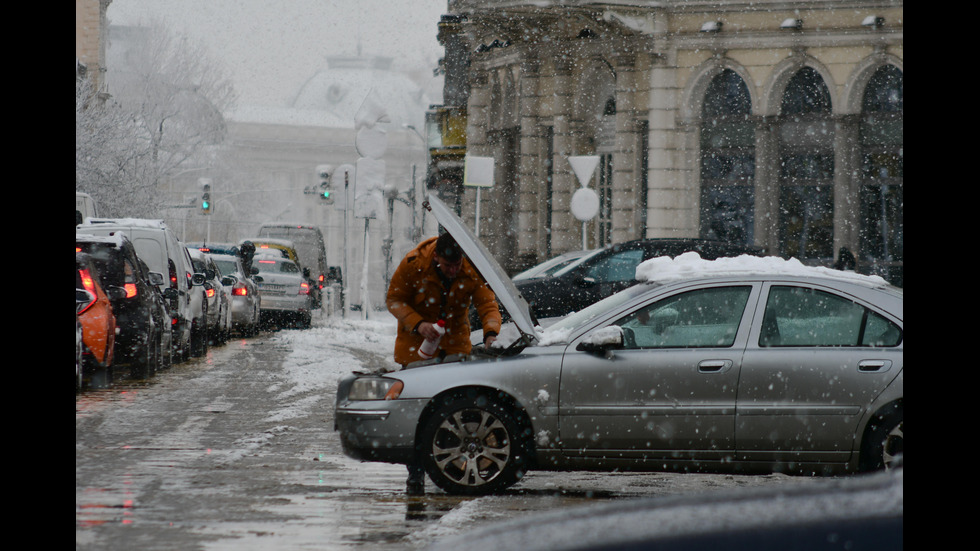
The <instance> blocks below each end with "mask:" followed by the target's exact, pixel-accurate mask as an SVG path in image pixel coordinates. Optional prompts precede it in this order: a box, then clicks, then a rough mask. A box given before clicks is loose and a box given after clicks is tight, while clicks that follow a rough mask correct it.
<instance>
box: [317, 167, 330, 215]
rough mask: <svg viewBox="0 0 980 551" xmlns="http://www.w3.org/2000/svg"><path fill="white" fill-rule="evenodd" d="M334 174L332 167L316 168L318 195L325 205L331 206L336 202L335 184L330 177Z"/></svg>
mask: <svg viewBox="0 0 980 551" xmlns="http://www.w3.org/2000/svg"><path fill="white" fill-rule="evenodd" d="M332 173H333V166H332V165H318V166H317V167H316V176H317V180H318V181H319V184H318V186H317V195H319V196H320V199H321V200H322V201H323V203H324V204H327V205H331V204H333V201H334V193H333V184H332V183H331V182H330V175H331V174H332Z"/></svg>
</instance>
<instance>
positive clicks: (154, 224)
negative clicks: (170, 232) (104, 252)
mask: <svg viewBox="0 0 980 551" xmlns="http://www.w3.org/2000/svg"><path fill="white" fill-rule="evenodd" d="M79 226H130V227H134V228H140V227H142V228H165V227H167V223H166V222H164V221H163V220H155V219H148V218H86V219H85V222H84V223H82V224H80V225H79Z"/></svg>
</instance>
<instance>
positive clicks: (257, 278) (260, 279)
mask: <svg viewBox="0 0 980 551" xmlns="http://www.w3.org/2000/svg"><path fill="white" fill-rule="evenodd" d="M255 273H256V274H258V273H259V272H258V271H256V272H255ZM263 281H265V280H264V279H262V276H260V275H256V276H255V282H256V283H262V282H263Z"/></svg>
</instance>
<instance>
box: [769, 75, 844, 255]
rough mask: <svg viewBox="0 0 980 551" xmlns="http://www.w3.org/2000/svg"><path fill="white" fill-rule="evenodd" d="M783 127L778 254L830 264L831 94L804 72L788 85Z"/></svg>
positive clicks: (815, 76)
mask: <svg viewBox="0 0 980 551" xmlns="http://www.w3.org/2000/svg"><path fill="white" fill-rule="evenodd" d="M780 114H781V119H780V123H779V161H780V164H779V252H780V254H781V255H782V256H784V257H796V258H798V259H799V260H801V261H807V260H809V261H811V262H812V263H822V264H828V265H829V263H830V262H832V261H833V257H834V251H833V247H834V122H833V120H832V119H831V104H830V91H829V90H828V89H827V84H826V83H824V81H823V78H822V77H821V76H820V73H818V72H817V71H816V70H815V69H813V68H811V67H804V68H802V69H800V70H799V71H798V72H797V73H796V74H795V75H793V76H792V77H791V78H790V80H789V82H788V83H787V85H786V90H785V92H784V93H783V98H782V106H781V111H780Z"/></svg>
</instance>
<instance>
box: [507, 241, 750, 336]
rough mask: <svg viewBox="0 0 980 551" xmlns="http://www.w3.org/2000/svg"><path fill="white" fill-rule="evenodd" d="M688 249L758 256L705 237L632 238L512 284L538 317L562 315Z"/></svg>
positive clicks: (712, 254)
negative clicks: (648, 264) (643, 266)
mask: <svg viewBox="0 0 980 551" xmlns="http://www.w3.org/2000/svg"><path fill="white" fill-rule="evenodd" d="M690 251H694V252H697V253H698V254H700V255H701V258H704V259H705V260H714V259H716V258H722V257H730V256H739V255H742V254H750V255H755V256H761V255H762V254H763V250H762V249H761V248H758V247H745V246H741V245H733V244H731V243H726V242H723V241H713V240H709V239H666V238H665V239H637V240H634V241H627V242H624V243H618V244H615V245H610V246H608V247H605V248H603V249H598V250H596V251H594V252H593V253H591V254H588V255H586V256H584V257H582V258H580V259H579V260H578V261H577V262H573V263H572V264H571V265H569V266H567V267H565V268H564V269H562V270H561V271H559V272H556V273H555V274H554V275H552V276H550V277H545V278H540V279H529V280H523V281H515V282H514V285H515V286H516V287H517V290H518V291H520V293H521V295H522V296H523V297H524V299H525V300H526V301H527V303H528V304H529V305H530V307H531V312H532V313H533V314H534V316H535V317H536V318H537V319H539V320H540V319H542V318H550V317H557V316H565V315H568V314H570V313H572V312H576V311H578V310H581V309H582V308H585V307H586V306H589V305H590V304H592V303H594V302H598V301H599V300H601V299H603V298H606V297H608V296H610V295H612V294H615V293H618V292H619V291H622V290H623V289H626V288H627V287H630V286H632V285H634V284H635V283H637V281H636V267H637V266H638V265H639V264H640V263H641V262H643V261H644V260H648V259H651V258H655V257H658V256H670V257H674V256H677V255H679V254H682V253H686V252H690Z"/></svg>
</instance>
